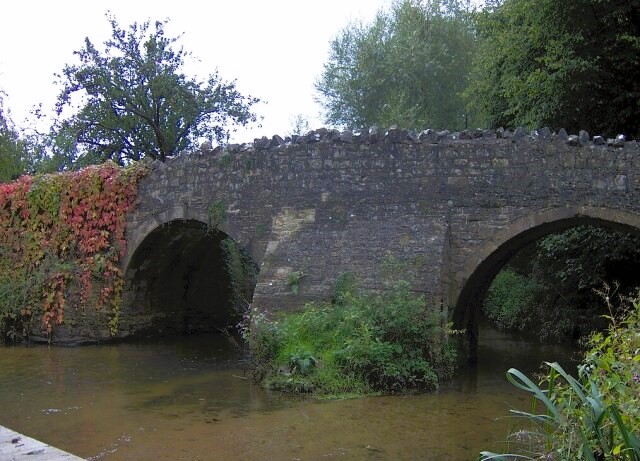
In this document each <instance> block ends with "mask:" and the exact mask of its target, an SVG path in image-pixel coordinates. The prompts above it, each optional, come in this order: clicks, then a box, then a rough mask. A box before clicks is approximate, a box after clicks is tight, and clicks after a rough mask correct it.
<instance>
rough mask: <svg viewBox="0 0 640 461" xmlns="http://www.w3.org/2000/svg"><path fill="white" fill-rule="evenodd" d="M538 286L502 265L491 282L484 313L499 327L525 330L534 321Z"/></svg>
mask: <svg viewBox="0 0 640 461" xmlns="http://www.w3.org/2000/svg"><path fill="white" fill-rule="evenodd" d="M540 289H541V288H540V286H539V285H538V284H537V283H536V282H535V281H533V280H531V279H529V278H527V277H525V276H522V275H519V274H517V273H516V272H515V271H514V270H512V269H510V268H506V269H504V270H502V271H500V272H499V273H498V275H497V276H496V278H495V279H494V280H493V282H492V283H491V287H490V288H489V292H488V293H487V297H486V298H485V301H484V306H483V307H484V313H485V315H486V316H487V317H488V318H489V319H491V321H492V322H493V323H494V324H495V325H496V326H498V327H499V328H501V329H505V330H519V331H524V330H527V329H528V328H530V327H531V324H532V323H535V322H536V319H535V318H532V314H533V312H532V311H533V306H535V304H536V295H537V294H538V293H539V291H540Z"/></svg>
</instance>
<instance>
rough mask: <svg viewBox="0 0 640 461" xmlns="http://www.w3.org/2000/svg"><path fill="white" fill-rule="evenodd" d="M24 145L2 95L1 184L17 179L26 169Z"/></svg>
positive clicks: (0, 116) (0, 128)
mask: <svg viewBox="0 0 640 461" xmlns="http://www.w3.org/2000/svg"><path fill="white" fill-rule="evenodd" d="M24 159H25V149H24V143H23V142H22V140H20V137H19V134H18V131H17V130H16V129H15V127H14V126H13V122H12V121H11V118H10V117H9V114H8V112H7V111H5V108H4V101H3V97H2V93H0V182H6V181H11V180H13V179H16V178H17V177H18V176H20V175H21V174H22V173H24V171H25V169H26V165H25V161H24Z"/></svg>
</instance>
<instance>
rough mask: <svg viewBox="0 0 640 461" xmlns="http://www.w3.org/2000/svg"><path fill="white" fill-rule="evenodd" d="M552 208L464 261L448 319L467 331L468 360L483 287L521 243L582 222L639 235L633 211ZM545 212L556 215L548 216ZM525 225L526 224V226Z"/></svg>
mask: <svg viewBox="0 0 640 461" xmlns="http://www.w3.org/2000/svg"><path fill="white" fill-rule="evenodd" d="M555 211H557V210H554V212H553V213H550V214H548V215H543V214H541V215H539V216H538V217H537V218H533V219H532V218H526V219H525V220H522V221H521V222H517V223H514V224H513V225H512V226H511V228H510V229H507V230H505V231H504V232H503V233H502V235H500V236H497V237H496V239H495V240H494V241H492V242H490V243H488V244H487V245H485V247H483V248H481V249H479V250H478V253H479V255H478V257H477V259H476V261H478V262H477V263H475V262H474V261H471V262H470V263H469V264H468V265H467V269H466V273H467V274H468V276H467V277H465V278H464V280H463V281H462V283H460V286H461V290H460V292H459V294H458V296H457V300H456V302H455V305H454V310H453V315H452V321H453V325H454V328H455V329H466V331H467V338H468V345H469V359H470V360H471V361H475V359H476V358H477V342H478V318H479V315H480V309H481V307H482V303H483V302H484V299H485V297H486V294H487V290H488V289H489V286H490V285H491V282H492V281H493V279H494V278H495V276H496V275H497V274H498V272H499V271H500V270H501V269H502V267H503V266H504V265H505V264H506V263H507V262H508V261H509V260H510V259H511V258H512V257H513V256H514V255H515V254H516V253H518V252H519V251H520V250H522V249H523V248H524V247H526V246H527V245H529V244H530V243H532V242H535V241H537V240H539V239H541V238H543V237H545V236H547V235H549V234H553V233H558V232H562V231H564V230H567V229H569V228H573V227H577V226H582V225H591V226H598V227H605V228H609V229H613V230H617V231H622V232H628V233H631V234H635V235H640V217H638V216H635V215H630V214H627V213H621V212H619V211H612V212H611V213H607V212H606V210H605V211H603V210H602V209H599V212H598V213H597V216H589V215H586V214H583V213H576V214H573V215H571V216H568V217H565V216H562V214H557V213H556V212H555ZM563 214H567V215H570V214H572V213H563ZM607 215H608V216H607ZM549 216H553V217H557V218H558V219H555V220H554V219H548V218H549ZM606 217H609V219H606ZM528 225H530V227H527V226H528ZM454 299H456V298H454Z"/></svg>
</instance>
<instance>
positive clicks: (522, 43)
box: [467, 0, 640, 135]
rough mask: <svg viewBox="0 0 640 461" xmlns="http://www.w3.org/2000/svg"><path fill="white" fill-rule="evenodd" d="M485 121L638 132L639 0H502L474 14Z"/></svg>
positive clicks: (477, 91)
mask: <svg viewBox="0 0 640 461" xmlns="http://www.w3.org/2000/svg"><path fill="white" fill-rule="evenodd" d="M476 26H477V32H478V37H479V50H478V53H477V54H476V59H475V64H474V71H473V75H472V78H471V84H470V87H469V89H468V91H467V96H468V100H469V102H470V105H471V107H472V108H473V109H475V111H477V113H478V115H479V116H480V120H481V121H482V123H483V124H484V125H486V126H491V127H498V126H505V127H516V126H526V127H529V128H531V129H534V128H539V127H542V126H550V127H554V128H560V127H564V128H566V129H568V130H570V131H573V132H578V130H580V129H585V130H587V131H589V132H591V133H598V134H608V135H615V134H618V133H625V134H627V135H639V134H640V87H639V86H638V83H637V82H638V81H640V0H574V1H571V2H559V1H557V0H537V1H535V2H531V1H527V0H503V1H493V2H488V5H487V6H486V7H485V8H484V10H483V11H482V12H480V13H479V14H478V15H477V17H476Z"/></svg>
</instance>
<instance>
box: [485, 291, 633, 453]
mask: <svg viewBox="0 0 640 461" xmlns="http://www.w3.org/2000/svg"><path fill="white" fill-rule="evenodd" d="M607 304H609V300H608V299H607ZM610 320H611V321H612V324H611V327H610V328H609V330H608V332H607V333H606V334H602V333H595V334H593V335H592V336H591V339H590V341H589V344H590V345H591V350H590V351H589V352H588V353H587V355H586V359H585V361H584V363H583V364H582V365H581V366H580V367H579V368H578V379H576V378H574V377H573V376H571V375H570V374H569V373H567V372H566V371H565V370H564V369H563V368H562V367H561V366H560V365H558V364H557V363H546V366H547V372H546V374H545V376H544V378H543V380H542V381H541V383H540V384H539V385H536V384H535V383H534V382H533V381H532V380H531V379H529V378H528V377H527V376H525V375H524V374H523V373H522V372H520V371H518V370H517V369H514V368H512V369H510V370H509V371H508V372H507V379H508V380H509V381H510V382H511V383H512V384H513V385H514V386H516V387H517V388H519V389H522V390H524V391H525V392H528V393H529V394H531V396H532V402H533V405H532V407H533V409H532V411H530V412H526V411H516V410H514V411H512V413H513V414H515V415H517V416H520V417H523V418H525V419H526V420H527V421H528V422H529V423H531V424H530V428H529V429H527V430H524V431H519V432H516V433H515V434H514V437H513V441H514V442H515V444H514V446H515V447H516V448H517V450H516V452H515V453H512V454H495V453H490V452H482V453H481V457H482V459H483V460H491V459H497V460H511V459H516V458H524V459H555V460H587V461H602V460H621V461H622V460H625V461H626V460H629V461H639V460H640V437H639V434H640V333H639V331H640V301H638V300H637V299H636V300H634V301H633V302H632V304H631V310H630V311H629V312H628V315H627V317H626V318H625V319H624V320H623V321H620V322H619V321H616V319H615V318H614V317H613V316H611V317H610ZM540 406H541V407H542V408H540Z"/></svg>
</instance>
